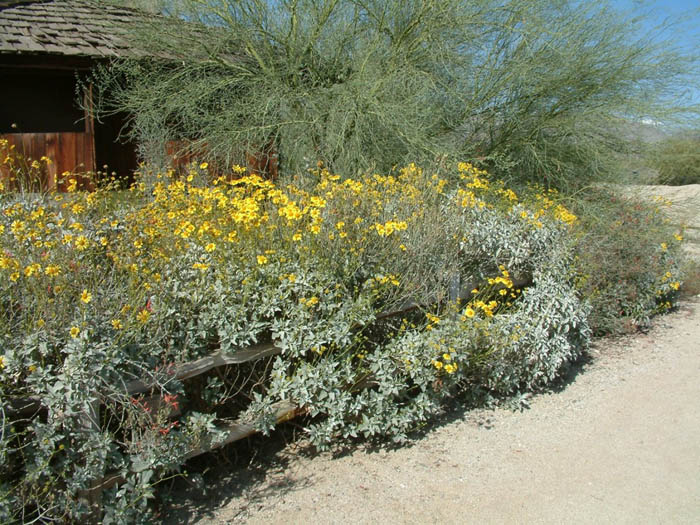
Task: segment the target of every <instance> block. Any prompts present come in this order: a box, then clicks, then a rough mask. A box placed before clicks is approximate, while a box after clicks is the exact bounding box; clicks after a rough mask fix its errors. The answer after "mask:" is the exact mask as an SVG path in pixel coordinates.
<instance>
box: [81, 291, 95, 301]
mask: <svg viewBox="0 0 700 525" xmlns="http://www.w3.org/2000/svg"><path fill="white" fill-rule="evenodd" d="M80 300H81V301H82V302H83V303H85V304H88V303H89V302H90V301H92V294H91V293H90V292H88V291H87V290H83V293H81V294H80Z"/></svg>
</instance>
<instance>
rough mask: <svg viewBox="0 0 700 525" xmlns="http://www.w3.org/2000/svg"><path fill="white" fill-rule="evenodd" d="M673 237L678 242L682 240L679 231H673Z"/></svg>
mask: <svg viewBox="0 0 700 525" xmlns="http://www.w3.org/2000/svg"><path fill="white" fill-rule="evenodd" d="M673 237H674V239H676V240H677V241H679V242H680V241H682V240H683V236H682V235H681V234H680V233H674V234H673Z"/></svg>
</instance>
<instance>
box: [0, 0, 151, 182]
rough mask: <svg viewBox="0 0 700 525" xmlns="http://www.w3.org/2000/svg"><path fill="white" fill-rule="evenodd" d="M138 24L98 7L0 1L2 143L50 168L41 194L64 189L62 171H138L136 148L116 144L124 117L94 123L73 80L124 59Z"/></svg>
mask: <svg viewBox="0 0 700 525" xmlns="http://www.w3.org/2000/svg"><path fill="white" fill-rule="evenodd" d="M138 16H141V13H140V12H138V11H135V10H132V9H127V8H120V7H115V6H111V5H106V4H104V3H102V2H99V1H95V0H0V137H2V138H5V139H7V140H8V141H9V143H10V144H13V145H15V148H16V149H17V151H18V152H20V153H21V154H23V155H25V156H27V157H31V158H33V159H39V158H41V157H42V156H46V157H49V158H50V159H52V160H53V164H51V165H50V166H49V167H48V168H47V170H48V172H47V173H46V174H45V178H46V180H45V181H43V186H44V187H45V189H59V190H60V189H62V187H61V184H60V174H61V173H63V172H64V171H71V172H94V171H97V170H100V169H102V168H103V166H108V171H110V172H111V171H114V172H116V173H118V174H119V175H120V176H122V177H129V176H130V175H131V173H132V172H133V170H134V169H135V168H136V166H137V156H136V148H135V145H134V144H130V143H125V142H124V141H123V140H120V139H119V135H120V131H121V130H122V128H123V126H124V125H125V124H126V122H127V120H126V118H125V115H115V116H112V117H108V118H105V119H101V120H100V121H99V122H98V121H96V120H95V119H94V118H93V117H92V116H91V114H90V112H89V111H87V108H90V107H91V103H92V101H91V99H90V94H91V89H90V86H89V84H88V87H87V89H86V90H83V89H79V83H78V79H79V78H87V73H88V72H89V71H90V70H91V68H93V67H94V66H95V65H96V64H98V63H100V62H107V61H109V60H110V59H113V58H116V57H119V56H123V55H124V54H125V53H127V52H128V46H127V44H126V43H125V39H124V38H123V34H124V27H125V25H126V24H128V23H130V22H133V21H134V20H135V17H138Z"/></svg>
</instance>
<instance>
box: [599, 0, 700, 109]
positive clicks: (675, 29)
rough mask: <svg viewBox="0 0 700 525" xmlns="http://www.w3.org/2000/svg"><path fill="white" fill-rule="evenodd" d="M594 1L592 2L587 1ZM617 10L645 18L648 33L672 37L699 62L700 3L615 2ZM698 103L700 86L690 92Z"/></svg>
mask: <svg viewBox="0 0 700 525" xmlns="http://www.w3.org/2000/svg"><path fill="white" fill-rule="evenodd" d="M587 1H593V0H587ZM611 3H612V4H613V5H614V6H615V7H617V8H618V9H622V10H625V11H633V12H634V13H639V14H642V13H643V14H646V15H648V16H647V22H646V23H645V28H644V29H645V30H646V31H647V32H654V33H655V34H658V35H659V36H658V37H659V38H668V37H671V38H673V39H675V40H676V41H677V42H678V45H679V46H680V47H682V48H683V49H684V50H686V51H687V52H689V53H693V54H694V55H695V56H696V58H697V60H698V61H700V0H612V1H611ZM664 22H670V23H671V24H672V28H670V29H667V30H665V31H661V32H659V29H658V26H659V25H660V24H663V23H664ZM690 96H691V97H692V100H693V101H694V102H695V103H698V104H700V86H696V87H695V88H694V89H691V90H690Z"/></svg>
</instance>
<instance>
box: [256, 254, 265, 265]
mask: <svg viewBox="0 0 700 525" xmlns="http://www.w3.org/2000/svg"><path fill="white" fill-rule="evenodd" d="M257 259H258V264H259V265H261V266H262V265H263V264H267V257H265V256H264V255H258V257H257Z"/></svg>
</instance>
